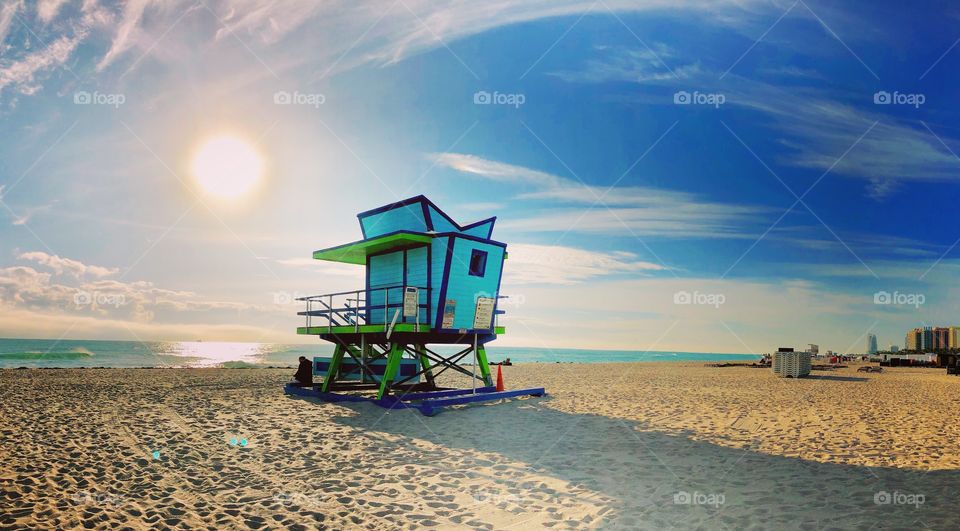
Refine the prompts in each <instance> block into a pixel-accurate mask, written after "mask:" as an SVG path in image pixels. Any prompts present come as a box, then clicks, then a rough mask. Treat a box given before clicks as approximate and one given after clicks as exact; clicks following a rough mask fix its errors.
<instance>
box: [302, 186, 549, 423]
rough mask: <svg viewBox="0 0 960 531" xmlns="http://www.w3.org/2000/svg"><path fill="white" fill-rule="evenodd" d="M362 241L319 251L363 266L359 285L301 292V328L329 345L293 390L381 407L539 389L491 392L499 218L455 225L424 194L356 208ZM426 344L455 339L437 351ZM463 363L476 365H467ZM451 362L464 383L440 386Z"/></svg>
mask: <svg viewBox="0 0 960 531" xmlns="http://www.w3.org/2000/svg"><path fill="white" fill-rule="evenodd" d="M357 217H358V218H359V220H360V230H361V232H362V234H363V239H362V240H359V241H355V242H352V243H348V244H344V245H339V246H337V247H331V248H329V249H321V250H319V251H316V252H314V253H313V257H314V258H315V259H317V260H327V261H331V262H341V263H347V264H355V265H357V266H362V267H364V268H365V270H366V275H365V276H366V285H365V286H364V287H363V288H362V289H358V290H355V291H347V292H339V293H329V294H326V295H315V296H311V297H304V298H301V299H299V300H301V301H304V302H305V303H306V310H305V311H302V312H299V315H301V316H304V317H305V318H306V323H305V326H302V327H299V328H298V329H297V333H298V334H301V335H312V336H318V337H319V338H320V339H322V340H324V341H329V342H331V343H333V344H334V347H335V348H334V353H333V356H332V357H330V358H323V357H317V358H314V360H313V372H314V375H315V376H316V377H319V378H322V383H320V384H318V385H315V386H314V388H313V389H304V388H300V387H295V386H292V385H288V386H287V388H286V391H287V392H288V393H291V394H299V395H310V396H316V397H319V398H321V399H323V400H326V401H331V402H337V401H344V400H350V401H358V400H372V401H373V402H374V403H376V404H378V405H380V406H383V407H387V408H397V407H411V408H417V409H419V410H420V412H421V413H423V414H425V415H433V414H435V413H436V412H437V411H439V409H440V408H443V407H446V406H450V405H456V404H466V403H471V402H480V401H488V400H498V399H501V398H509V397H515V396H522V395H534V396H542V395H543V394H544V389H543V388H533V389H520V390H512V391H497V389H496V387H495V386H494V383H493V379H492V378H491V374H490V364H489V363H488V361H487V353H486V349H485V345H486V344H487V343H489V342H490V341H493V340H494V339H496V338H497V335H499V334H503V333H504V328H503V327H501V326H499V325H498V317H499V315H502V314H503V313H504V312H503V311H502V310H500V309H498V305H497V302H498V300H500V299H502V298H504V297H503V296H501V295H500V294H499V292H500V280H501V277H502V273H503V265H504V261H505V260H506V259H507V246H506V244H504V243H501V242H498V241H494V240H492V239H491V235H492V233H493V225H494V222H495V221H496V218H495V217H492V218H489V219H485V220H482V221H478V222H476V223H471V224H469V225H464V226H461V225H459V224H458V223H457V222H455V221H454V220H453V219H452V218H451V217H450V216H448V215H447V214H445V213H444V212H443V211H442V210H440V209H439V208H438V207H437V206H436V205H435V204H433V202H431V201H430V200H429V199H427V198H426V197H424V196H422V195H421V196H417V197H412V198H410V199H406V200H403V201H399V202H396V203H392V204H389V205H385V206H382V207H380V208H375V209H373V210H368V211H366V212H362V213H360V214H358V215H357ZM432 345H458V346H459V347H460V348H458V349H456V350H455V352H453V353H439V352H437V350H435V349H434V348H431V346H432ZM467 361H472V363H470V364H469V366H468V365H467ZM447 370H454V371H456V372H459V373H461V374H464V375H466V376H469V377H470V379H471V381H472V383H473V385H472V387H471V388H468V389H450V388H442V387H439V386H438V385H437V384H436V378H437V377H438V376H439V375H440V374H442V373H443V372H445V371H447Z"/></svg>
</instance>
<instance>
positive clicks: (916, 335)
mask: <svg viewBox="0 0 960 531" xmlns="http://www.w3.org/2000/svg"><path fill="white" fill-rule="evenodd" d="M903 348H905V349H907V350H923V328H914V329H913V330H911V331H909V332H907V337H906V340H905V341H904V342H903Z"/></svg>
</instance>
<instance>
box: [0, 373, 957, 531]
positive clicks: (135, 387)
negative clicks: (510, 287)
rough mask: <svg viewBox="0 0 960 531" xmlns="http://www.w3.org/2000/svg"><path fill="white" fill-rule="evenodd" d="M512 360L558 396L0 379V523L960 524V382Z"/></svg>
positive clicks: (161, 378)
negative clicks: (305, 393) (317, 398)
mask: <svg viewBox="0 0 960 531" xmlns="http://www.w3.org/2000/svg"><path fill="white" fill-rule="evenodd" d="M504 369H505V374H506V380H507V386H508V388H516V387H521V386H532V385H542V386H545V387H547V390H548V392H550V393H551V396H549V397H546V398H542V399H520V400H513V401H510V402H508V403H503V404H496V405H481V406H471V407H466V408H462V409H458V410H451V411H446V412H443V413H441V414H439V415H438V416H436V417H432V418H428V417H423V416H421V415H420V414H419V413H416V412H414V411H393V412H386V411H385V410H383V409H381V408H378V407H377V406H374V405H370V404H346V405H333V404H324V403H316V402H313V401H309V400H302V399H296V398H291V397H287V396H284V395H283V394H282V390H281V385H282V383H283V382H285V381H286V380H287V379H288V378H289V374H290V373H291V372H292V371H288V370H283V371H279V370H217V369H210V370H119V369H112V370H4V371H0V528H18V527H30V528H68V527H80V526H87V527H100V528H112V527H114V526H130V527H131V528H135V529H148V528H155V527H163V526H169V527H173V528H183V529H188V528H189V529H196V528H209V529H222V528H237V527H238V528H248V527H250V528H261V527H262V528H266V527H282V526H291V527H294V528H297V527H298V526H300V528H307V529H313V528H318V527H328V528H333V529H340V528H367V529H396V528H410V529H412V528H420V527H424V526H432V527H437V528H443V529H447V528H466V527H479V528H487V529H493V528H496V529H504V528H510V529H539V528H544V527H550V528H578V529H579V528H597V527H605V528H650V529H660V528H684V529H685V528H697V527H702V528H723V527H726V528H730V529H740V528H749V527H757V528H772V529H779V528H809V529H820V528H830V527H836V528H844V529H847V528H862V529H870V528H873V529H878V528H880V529H889V528H923V527H924V526H928V527H931V528H948V527H949V528H952V527H955V526H956V522H958V521H960V520H958V517H957V516H956V514H957V511H956V507H957V504H956V502H957V501H958V498H960V470H958V469H960V449H958V447H957V440H958V435H960V433H958V432H960V428H958V426H957V421H958V419H960V415H958V408H957V405H956V398H957V397H958V396H960V378H957V377H953V376H950V377H948V376H946V375H945V374H944V373H943V371H942V370H927V369H892V370H888V371H887V372H885V373H883V374H862V373H856V372H855V371H854V369H853V368H851V369H846V370H840V371H836V372H832V373H819V372H817V373H815V375H820V377H817V378H811V379H802V380H781V379H777V378H775V377H773V376H772V374H770V372H769V371H768V370H762V369H746V368H706V367H703V366H702V365H700V364H597V365H572V364H543V365H537V364H532V365H520V366H514V367H506V368H504ZM232 438H236V439H237V440H238V444H237V445H231V444H230V440H231V439H232ZM240 439H247V441H248V444H247V446H245V447H243V446H241V445H240V444H239V440H240ZM155 450H157V451H159V452H160V459H159V460H154V459H153V457H152V455H151V452H153V451H155ZM684 492H685V493H688V494H689V495H690V497H691V498H692V499H694V501H696V502H698V503H699V504H676V503H675V497H678V496H679V497H682V496H683V495H682V493H684ZM884 492H886V493H889V494H890V499H891V500H892V501H894V502H895V503H891V504H877V503H875V497H877V496H879V500H880V501H884V500H885V499H886V498H884V495H883V493H884ZM921 497H922V500H921Z"/></svg>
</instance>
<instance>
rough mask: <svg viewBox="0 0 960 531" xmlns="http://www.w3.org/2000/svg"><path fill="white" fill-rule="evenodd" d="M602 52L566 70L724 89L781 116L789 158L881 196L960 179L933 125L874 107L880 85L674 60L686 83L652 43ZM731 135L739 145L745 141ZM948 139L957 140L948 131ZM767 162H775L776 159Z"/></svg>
mask: <svg viewBox="0 0 960 531" xmlns="http://www.w3.org/2000/svg"><path fill="white" fill-rule="evenodd" d="M671 53H674V52H671ZM598 55H599V56H600V57H598V58H595V59H592V60H590V61H589V62H587V63H586V64H585V65H584V67H583V68H582V69H580V71H579V72H566V73H564V74H563V75H561V76H560V77H561V78H563V79H567V80H569V81H579V82H598V83H599V82H607V81H624V82H634V83H638V84H643V85H650V86H658V87H671V88H674V89H678V90H679V89H683V90H694V89H696V90H699V91H701V92H719V93H722V94H724V96H725V97H726V105H729V106H739V107H742V108H746V109H750V110H754V111H758V112H761V113H764V114H766V115H767V116H768V117H770V118H772V119H773V121H772V126H773V127H774V128H775V129H777V130H779V131H780V132H781V133H782V134H783V135H784V138H782V139H781V140H780V142H781V144H782V145H784V146H786V147H787V148H789V150H790V153H788V154H787V155H785V156H784V160H783V162H786V163H787V164H792V165H795V166H800V167H805V168H812V169H815V170H819V171H824V172H825V171H828V170H829V171H831V172H833V173H836V174H844V175H847V176H851V177H856V178H861V179H864V180H866V181H867V183H868V186H867V192H868V195H870V196H871V197H873V198H875V199H882V198H884V197H886V196H887V195H889V194H890V193H892V192H893V191H894V190H895V189H896V186H895V183H896V181H898V180H909V179H920V180H935V181H936V180H955V179H956V178H957V174H958V171H960V160H957V158H956V157H955V156H954V155H953V154H952V153H950V152H949V150H947V149H945V148H944V147H943V146H942V145H941V144H940V142H939V140H937V138H936V137H934V136H933V135H931V134H930V133H929V132H928V131H927V130H926V129H925V128H922V127H919V126H913V125H909V124H907V123H905V122H903V121H901V120H898V119H895V118H892V117H890V116H889V115H886V114H883V111H884V110H885V109H883V108H881V107H874V105H873V92H872V91H871V92H863V93H862V94H859V95H854V98H858V99H853V100H850V99H849V98H850V96H849V95H846V96H845V97H846V98H848V100H847V102H843V101H839V100H837V99H834V98H833V97H832V96H831V94H829V93H828V92H826V91H824V90H820V89H817V90H814V89H810V88H805V87H798V86H794V85H789V86H783V87H781V86H778V85H775V84H771V83H765V82H761V81H755V80H753V79H748V78H745V77H741V76H738V75H736V74H728V75H726V76H724V79H723V80H721V79H720V77H721V76H720V73H719V72H712V71H707V70H702V69H701V68H700V66H699V63H698V62H692V63H687V64H686V65H683V64H680V65H675V66H673V70H674V71H675V72H683V73H684V75H683V76H680V77H682V78H683V79H682V84H681V83H680V82H679V81H678V80H677V78H676V77H674V76H672V75H662V74H663V73H665V72H666V70H664V69H663V68H662V67H660V65H659V64H658V63H657V62H656V61H655V60H654V59H653V58H652V57H651V56H650V54H649V52H647V51H646V50H645V49H642V48H640V49H624V48H608V49H603V50H599V51H598ZM674 55H678V54H674ZM786 71H789V72H791V73H794V74H797V75H800V74H806V72H803V71H791V70H789V69H787V70H786ZM808 77H809V76H808ZM639 99H640V100H641V101H642V102H643V103H644V104H661V105H671V104H672V103H673V100H672V94H661V95H642V96H640V97H639ZM871 127H872V129H871ZM868 131H869V133H868ZM734 132H736V129H734ZM861 137H862V138H861ZM858 139H859V142H858ZM731 140H732V141H733V143H734V145H736V146H738V147H739V142H737V141H736V140H735V139H733V138H731ZM944 141H945V142H947V143H948V144H949V143H952V142H953V141H952V139H948V138H944ZM854 144H856V146H855V147H853V149H850V151H849V152H848V153H846V155H844V152H845V151H846V150H847V149H848V148H850V147H851V146H854ZM751 148H752V149H754V147H753V146H751ZM841 157H842V158H841ZM764 162H766V163H767V164H768V165H769V164H772V163H773V162H774V161H772V160H767V161H764ZM797 193H800V191H798V192H797Z"/></svg>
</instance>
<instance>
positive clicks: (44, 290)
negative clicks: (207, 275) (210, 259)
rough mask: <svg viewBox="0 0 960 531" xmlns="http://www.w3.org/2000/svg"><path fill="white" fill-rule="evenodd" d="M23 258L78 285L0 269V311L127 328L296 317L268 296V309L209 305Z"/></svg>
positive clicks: (53, 261) (69, 263)
mask: <svg viewBox="0 0 960 531" xmlns="http://www.w3.org/2000/svg"><path fill="white" fill-rule="evenodd" d="M21 258H23V259H27V260H33V261H37V262H40V263H42V264H43V265H44V266H47V267H49V268H50V269H52V270H53V271H54V273H55V275H56V276H60V275H63V274H65V273H67V274H69V275H70V276H72V277H74V278H76V279H77V282H73V283H66V282H61V281H59V280H55V278H54V275H52V274H50V273H46V272H42V271H37V270H36V269H33V268H31V267H25V266H14V267H7V268H3V269H0V308H3V309H4V312H6V311H9V310H11V309H15V310H21V311H30V312H36V313H44V314H48V315H61V316H69V317H71V318H74V317H93V318H103V319H111V320H118V321H123V322H127V323H150V322H155V321H156V320H157V318H158V316H159V315H160V314H163V317H164V318H163V319H162V320H161V321H160V322H169V321H170V320H172V319H176V318H184V317H185V316H186V314H197V313H201V314H206V315H207V316H208V317H211V318H213V317H217V316H220V317H222V316H226V317H231V316H236V315H237V313H238V312H254V313H255V314H256V315H257V316H263V315H267V314H274V315H276V314H283V315H288V314H292V312H291V307H290V306H289V305H287V306H279V305H276V304H273V305H271V304H268V303H266V302H267V301H268V297H269V295H267V294H265V295H264V298H263V300H264V302H265V303H264V304H249V303H245V302H237V301H218V300H210V299H205V298H202V297H200V296H199V295H198V294H196V293H193V292H190V291H182V290H170V289H164V288H159V287H157V286H155V285H154V284H153V283H151V282H145V281H131V282H125V281H121V280H113V279H105V278H102V277H105V276H109V275H110V274H114V273H116V271H117V270H116V269H107V268H99V267H96V266H87V265H84V264H82V263H80V262H78V261H76V260H70V259H67V258H60V257H57V256H50V255H46V254H45V253H25V254H24V255H21ZM88 276H92V277H94V280H86V277H88ZM61 318H62V317H61ZM192 319H195V317H194V318H192ZM174 322H176V321H174ZM238 326H242V325H238ZM161 328H162V327H161Z"/></svg>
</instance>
